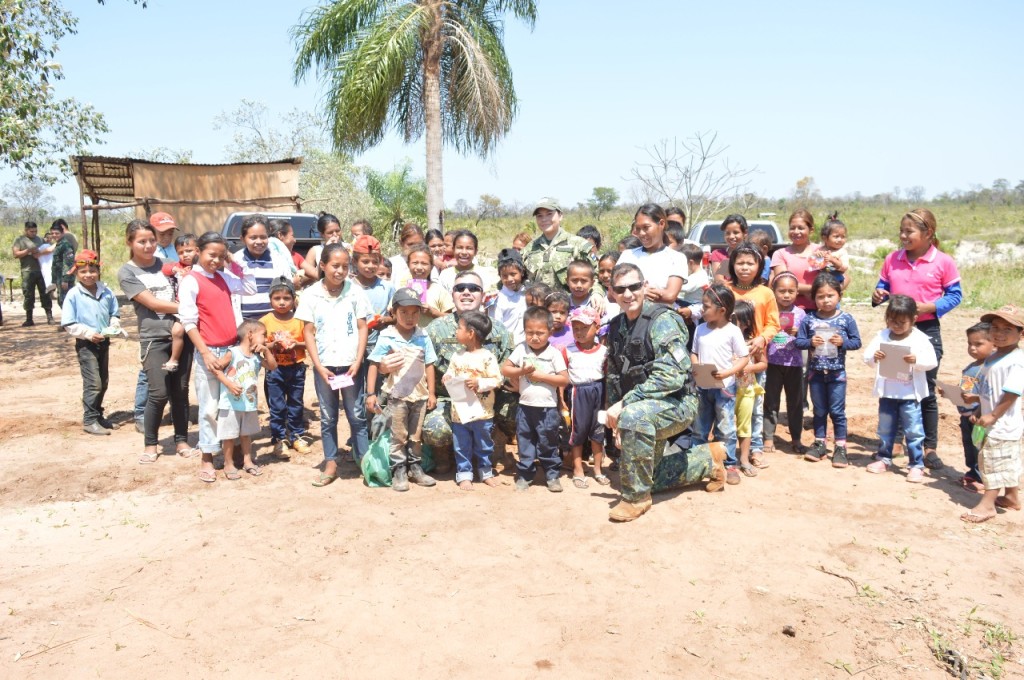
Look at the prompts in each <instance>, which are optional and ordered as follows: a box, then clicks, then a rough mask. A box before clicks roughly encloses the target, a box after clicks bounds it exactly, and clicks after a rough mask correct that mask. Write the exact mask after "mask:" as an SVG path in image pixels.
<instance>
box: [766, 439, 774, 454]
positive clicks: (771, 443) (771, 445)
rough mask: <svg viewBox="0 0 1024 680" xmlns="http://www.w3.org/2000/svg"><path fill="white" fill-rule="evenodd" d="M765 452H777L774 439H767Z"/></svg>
mask: <svg viewBox="0 0 1024 680" xmlns="http://www.w3.org/2000/svg"><path fill="white" fill-rule="evenodd" d="M764 452H765V453H775V442H774V441H766V442H765V443H764Z"/></svg>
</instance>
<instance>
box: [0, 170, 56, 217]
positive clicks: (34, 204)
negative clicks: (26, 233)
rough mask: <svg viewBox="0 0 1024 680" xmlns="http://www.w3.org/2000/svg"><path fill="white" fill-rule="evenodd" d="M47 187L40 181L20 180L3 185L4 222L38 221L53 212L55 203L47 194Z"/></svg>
mask: <svg viewBox="0 0 1024 680" xmlns="http://www.w3.org/2000/svg"><path fill="white" fill-rule="evenodd" d="M49 189H50V187H49V185H48V184H47V183H46V182H45V181H43V180H40V179H30V178H22V179H19V180H17V181H15V182H11V183H10V184H5V185H4V188H3V196H4V198H5V199H7V205H6V207H5V209H4V212H5V213H6V215H5V218H6V219H5V221H6V222H14V221H17V222H21V221H24V220H33V221H37V222H38V221H40V220H44V219H46V216H47V215H49V214H51V213H52V212H53V211H54V208H55V206H56V202H55V201H54V198H53V196H51V195H50V193H49Z"/></svg>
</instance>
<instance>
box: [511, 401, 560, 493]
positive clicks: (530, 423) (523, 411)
mask: <svg viewBox="0 0 1024 680" xmlns="http://www.w3.org/2000/svg"><path fill="white" fill-rule="evenodd" d="M564 422H565V421H563V420H562V414H561V413H559V412H558V408H557V407H555V406H523V405H522V404H519V409H518V410H517V411H516V441H518V442H519V462H518V463H517V464H516V473H517V475H518V477H519V479H525V480H526V481H528V482H532V481H533V478H534V477H535V476H536V475H537V463H538V462H539V463H540V466H541V467H542V468H544V476H545V478H547V479H548V480H551V479H558V469H559V468H560V467H561V466H562V457H561V456H560V455H559V453H558V428H559V425H561V424H563V423H564Z"/></svg>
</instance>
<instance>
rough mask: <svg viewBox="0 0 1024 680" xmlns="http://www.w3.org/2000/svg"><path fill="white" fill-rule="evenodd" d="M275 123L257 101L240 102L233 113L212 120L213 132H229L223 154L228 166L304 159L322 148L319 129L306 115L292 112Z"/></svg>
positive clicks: (309, 114) (297, 110) (320, 126)
mask: <svg viewBox="0 0 1024 680" xmlns="http://www.w3.org/2000/svg"><path fill="white" fill-rule="evenodd" d="M277 123H279V126H275V125H274V120H273V119H272V117H271V114H270V109H269V107H268V106H267V105H266V104H265V103H263V102H261V101H253V100H251V99H243V100H242V101H241V103H240V104H239V105H238V108H236V109H235V110H234V111H229V112H223V113H220V114H218V115H217V117H216V118H214V119H213V129H214V130H228V131H233V132H234V135H233V137H232V138H231V143H230V144H228V145H227V146H225V147H224V153H225V155H226V156H227V159H228V161H229V162H231V163H247V162H256V163H267V162H270V161H279V160H282V159H284V158H292V157H295V156H304V155H307V154H308V153H309V151H310V150H311V149H319V148H323V146H324V130H323V126H322V125H321V124H320V123H319V122H318V121H317V120H316V118H314V117H313V115H312V114H311V113H309V112H308V111H301V110H299V109H292V111H291V112H290V113H289V114H288V115H286V116H279V117H278V120H277Z"/></svg>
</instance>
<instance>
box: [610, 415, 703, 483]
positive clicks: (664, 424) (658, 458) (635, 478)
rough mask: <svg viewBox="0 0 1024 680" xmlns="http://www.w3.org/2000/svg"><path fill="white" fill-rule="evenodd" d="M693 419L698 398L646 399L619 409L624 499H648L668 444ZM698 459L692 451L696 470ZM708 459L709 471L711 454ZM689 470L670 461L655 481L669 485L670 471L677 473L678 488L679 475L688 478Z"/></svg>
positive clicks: (697, 452)
mask: <svg viewBox="0 0 1024 680" xmlns="http://www.w3.org/2000/svg"><path fill="white" fill-rule="evenodd" d="M696 415H697V398H696V397H692V396H688V397H684V398H682V399H680V400H678V401H677V400H674V399H673V400H660V399H645V400H643V401H638V402H634V403H632V404H630V405H628V406H626V407H625V408H624V409H622V413H621V414H620V415H619V423H618V428H619V435H620V438H621V440H622V444H621V448H622V458H620V459H619V470H620V476H621V481H622V497H623V499H625V500H627V501H629V502H631V503H633V502H638V501H641V500H644V499H646V498H648V497H649V496H650V494H651V491H652V490H653V488H654V486H655V483H654V480H655V470H656V468H657V467H658V465H659V463H661V462H662V458H663V456H664V455H665V447H666V445H667V444H668V440H669V439H670V438H671V437H674V436H675V435H677V434H679V433H680V432H682V431H683V430H685V429H686V428H687V427H689V426H690V424H691V423H692V422H693V419H694V418H695V417H696ZM699 456H700V452H699V451H695V452H694V465H696V466H697V468H699V467H700V461H699ZM707 458H708V460H707V465H708V469H709V470H710V467H711V460H710V452H708V454H707ZM688 467H689V463H687V464H685V465H683V464H682V461H679V460H676V461H670V464H669V467H667V468H666V469H665V471H664V472H663V474H662V475H659V476H658V480H659V482H660V483H661V484H666V483H668V481H669V480H670V479H671V471H673V470H674V471H677V474H676V481H677V484H676V485H678V481H679V478H680V476H681V475H686V476H689V473H688V472H685V470H686V469H687V468H688ZM680 468H682V469H681V470H680ZM697 471H698V470H696V469H695V470H694V471H693V473H694V474H696V472H697ZM697 481H699V480H697ZM659 486H660V484H659ZM665 488H668V487H665ZM658 490H659V491H660V490H662V489H661V488H659V489H658Z"/></svg>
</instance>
